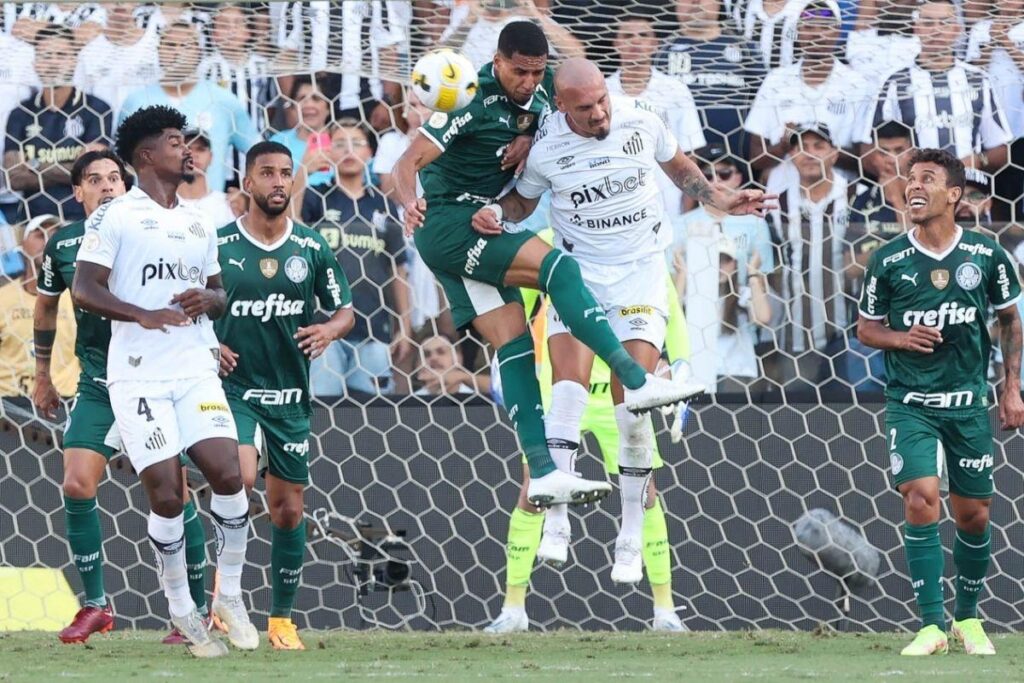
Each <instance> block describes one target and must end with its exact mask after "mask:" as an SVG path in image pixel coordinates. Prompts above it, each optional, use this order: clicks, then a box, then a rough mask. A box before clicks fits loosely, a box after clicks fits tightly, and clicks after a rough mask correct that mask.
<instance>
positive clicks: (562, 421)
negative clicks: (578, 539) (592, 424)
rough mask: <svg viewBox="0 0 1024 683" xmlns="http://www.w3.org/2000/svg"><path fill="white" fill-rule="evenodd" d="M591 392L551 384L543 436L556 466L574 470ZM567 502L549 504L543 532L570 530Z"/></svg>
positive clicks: (570, 385)
mask: <svg viewBox="0 0 1024 683" xmlns="http://www.w3.org/2000/svg"><path fill="white" fill-rule="evenodd" d="M589 398H590V392H589V391H587V388H586V387H585V386H583V385H582V384H577V383H576V382H569V381H566V380H562V381H561V382H555V383H554V385H552V387H551V407H550V408H548V412H547V414H546V415H545V416H544V436H545V438H547V442H548V450H549V451H551V459H552V460H554V461H555V467H557V468H558V469H560V470H562V471H563V472H568V473H569V474H575V473H576V455H577V454H578V453H579V450H580V423H581V422H582V421H583V412H584V411H585V410H586V409H587V400H588V399H589ZM569 530H570V526H569V506H568V505H565V504H564V503H563V504H561V505H552V506H551V507H550V508H549V509H548V510H547V513H546V514H545V515H544V533H548V532H550V531H555V532H561V533H566V534H567V533H569Z"/></svg>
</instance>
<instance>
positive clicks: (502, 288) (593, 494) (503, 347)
mask: <svg viewBox="0 0 1024 683" xmlns="http://www.w3.org/2000/svg"><path fill="white" fill-rule="evenodd" d="M547 55H548V42H547V39H546V38H545V37H544V33H543V32H542V31H541V29H540V28H539V27H537V26H536V25H535V24H533V23H531V22H528V21H517V22H512V23H510V24H508V25H507V26H505V28H504V29H502V31H501V34H500V36H499V37H498V51H497V53H495V56H494V61H493V62H492V63H491V64H486V65H484V67H483V68H482V69H481V70H480V82H479V88H478V90H477V94H476V97H475V99H474V100H473V102H472V103H471V104H470V105H469V106H468V107H466V108H465V109H462V110H460V111H457V112H454V113H452V114H451V115H446V114H441V113H435V114H434V115H433V116H431V117H430V120H429V121H428V122H427V124H426V125H424V126H423V127H422V128H421V129H420V130H421V131H422V132H423V135H420V136H417V137H416V138H415V139H414V140H413V142H412V145H411V146H410V147H409V149H408V150H407V151H406V152H405V154H404V155H403V156H402V158H401V159H400V160H399V161H398V163H397V164H396V166H395V169H394V179H395V183H396V188H395V190H396V193H397V197H398V200H399V201H400V202H401V204H402V205H403V206H404V208H405V224H406V229H407V230H409V231H411V230H415V231H416V232H415V237H416V248H417V250H418V252H419V254H420V256H421V257H422V258H423V261H424V262H425V263H426V264H427V265H428V266H429V267H430V269H431V270H432V271H433V273H434V274H435V275H436V276H437V279H438V280H439V281H440V283H441V285H442V286H443V287H444V290H445V293H446V294H447V296H448V303H449V305H450V306H451V311H452V317H453V318H454V321H455V324H456V325H457V326H459V327H464V326H467V325H469V324H472V325H473V327H474V328H475V329H476V330H477V331H478V332H479V333H480V334H481V335H482V336H483V338H484V339H485V340H486V341H487V342H489V343H490V344H491V346H493V347H494V348H495V349H497V355H498V364H499V372H500V374H501V379H502V386H503V390H504V397H505V405H506V407H507V408H508V414H509V417H510V419H511V420H512V422H513V424H514V425H515V428H516V431H517V433H518V435H519V440H520V443H521V445H522V448H523V452H524V453H525V455H526V458H527V461H528V462H529V467H530V472H531V475H532V478H531V480H530V482H529V485H528V489H527V498H528V500H529V502H530V503H531V504H533V505H542V506H547V505H552V504H557V503H583V502H589V501H593V500H598V499H600V498H603V497H604V496H606V495H608V493H609V491H610V490H611V487H610V486H609V485H608V484H607V483H606V482H597V481H589V480H586V479H582V478H578V477H574V476H572V475H571V474H568V473H567V472H563V471H562V470H560V469H558V467H557V466H556V465H555V463H554V461H553V460H552V459H551V453H550V452H549V450H548V447H547V443H546V440H545V435H544V416H543V408H542V407H541V396H540V387H539V385H538V383H537V375H536V371H535V355H534V349H533V340H532V339H531V337H530V334H529V332H528V330H527V326H526V314H525V313H524V311H523V304H522V297H521V296H520V294H519V289H518V288H519V287H529V288H531V289H540V290H542V291H544V292H546V293H547V294H548V295H549V296H550V297H551V300H552V301H553V302H554V305H555V306H556V307H557V308H558V311H559V314H560V316H561V318H562V320H563V321H564V323H565V325H566V326H567V328H569V329H571V330H572V332H573V334H574V335H575V336H576V337H577V338H578V339H580V340H581V341H582V342H583V343H584V344H586V345H587V346H588V347H589V348H591V349H593V350H594V351H595V352H596V353H597V355H598V356H600V357H601V358H602V359H604V360H605V362H607V363H608V365H609V367H611V369H612V371H613V372H614V373H615V374H616V376H617V377H618V378H619V379H620V380H621V382H622V384H623V385H624V386H625V387H626V391H625V404H626V405H627V406H628V407H629V409H630V410H633V411H642V410H649V409H651V408H654V407H657V406H661V405H667V404H672V403H678V402H679V401H682V400H684V399H686V398H688V397H690V396H692V395H694V394H696V393H699V392H700V391H701V390H702V389H703V388H702V387H700V386H696V385H692V384H687V383H685V382H674V381H671V380H667V379H664V378H659V377H655V376H654V375H652V374H650V373H648V372H647V371H646V370H645V369H644V367H643V366H642V365H640V364H639V363H637V362H636V361H635V360H634V359H633V358H632V357H631V356H630V355H629V352H627V351H626V350H625V349H624V348H623V347H622V344H621V343H620V342H619V340H618V339H617V338H616V336H615V332H614V331H613V329H612V327H611V326H610V325H609V323H608V319H607V317H606V316H605V313H604V309H603V308H602V307H601V306H600V305H599V304H598V303H597V301H596V300H595V299H594V295H593V294H592V293H591V291H590V290H589V289H588V288H587V287H586V285H585V284H584V283H583V279H582V277H581V274H580V269H579V266H578V265H577V264H576V262H575V261H574V260H573V259H571V258H565V254H564V253H563V252H561V251H559V250H554V249H552V248H551V247H550V246H549V245H547V244H545V243H544V242H543V241H542V240H540V239H538V238H536V237H534V236H533V235H531V234H530V233H524V232H520V233H509V232H503V233H501V234H498V235H487V236H485V235H480V234H479V233H477V232H475V231H474V230H473V228H472V226H471V225H470V221H471V219H472V216H473V214H474V213H476V211H477V210H478V209H479V208H481V207H482V206H485V205H487V204H490V203H491V202H492V201H493V199H494V197H496V196H497V195H498V194H499V193H500V192H501V190H502V188H503V187H504V186H505V184H506V183H507V182H508V181H509V180H511V179H512V177H513V175H514V172H515V169H516V166H517V165H518V161H519V160H520V157H521V151H522V149H523V148H524V145H523V144H521V140H517V138H521V136H522V135H523V134H524V133H526V134H529V133H532V132H533V131H535V130H536V126H537V123H538V119H539V118H542V117H543V116H544V115H546V114H547V113H548V112H549V111H550V105H549V102H550V97H551V94H552V93H553V91H554V84H553V79H552V73H551V70H550V69H549V68H548V66H547ZM526 143H527V144H528V141H526ZM510 154H511V156H510ZM417 172H419V177H420V181H421V182H422V184H423V191H424V198H421V199H417V198H416V174H417Z"/></svg>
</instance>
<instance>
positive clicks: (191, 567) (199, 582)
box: [184, 498, 208, 616]
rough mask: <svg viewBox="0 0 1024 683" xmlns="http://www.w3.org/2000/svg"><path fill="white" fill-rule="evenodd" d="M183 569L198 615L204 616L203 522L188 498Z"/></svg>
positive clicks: (204, 534)
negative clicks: (185, 571)
mask: <svg viewBox="0 0 1024 683" xmlns="http://www.w3.org/2000/svg"><path fill="white" fill-rule="evenodd" d="M184 515H185V569H186V570H187V571H188V592H189V593H191V594H192V602H194V603H196V609H198V610H199V613H200V614H202V615H204V616H205V615H206V613H207V611H208V610H207V607H206V531H205V530H204V529H203V520H201V519H200V518H199V514H198V513H197V512H196V505H195V503H193V502H192V499H191V498H190V499H189V501H188V502H187V503H185V509H184Z"/></svg>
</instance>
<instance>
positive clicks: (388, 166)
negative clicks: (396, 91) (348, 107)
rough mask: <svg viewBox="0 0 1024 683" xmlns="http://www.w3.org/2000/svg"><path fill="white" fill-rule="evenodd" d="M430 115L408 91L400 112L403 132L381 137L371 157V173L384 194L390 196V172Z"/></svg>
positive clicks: (389, 133) (391, 187) (393, 131)
mask: <svg viewBox="0 0 1024 683" xmlns="http://www.w3.org/2000/svg"><path fill="white" fill-rule="evenodd" d="M430 115H431V114H430V110H429V109H427V108H426V107H425V106H423V103H422V102H420V101H419V99H418V98H417V97H416V94H415V93H413V92H412V90H411V89H410V90H409V92H407V93H406V95H405V108H404V111H403V112H402V119H403V121H404V122H405V126H404V128H405V131H404V132H403V131H401V130H390V131H388V132H386V133H384V134H383V135H381V136H380V144H378V145H377V153H376V154H375V155H374V156H373V173H374V175H376V176H377V178H378V180H379V181H380V189H381V190H382V191H383V192H384V194H388V195H390V194H391V191H392V190H393V189H394V183H393V182H392V179H391V171H392V169H394V167H395V163H396V162H397V161H398V159H399V158H400V157H401V156H402V154H404V153H405V150H407V149H408V148H409V144H410V143H411V142H412V139H413V138H415V137H416V136H417V135H418V134H419V127H420V126H422V125H423V124H424V123H425V122H426V120H427V119H428V118H430Z"/></svg>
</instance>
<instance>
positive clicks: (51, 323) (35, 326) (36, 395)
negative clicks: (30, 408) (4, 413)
mask: <svg viewBox="0 0 1024 683" xmlns="http://www.w3.org/2000/svg"><path fill="white" fill-rule="evenodd" d="M59 305H60V297H56V296H47V295H46V294H42V293H40V294H39V296H37V297H36V308H35V312H34V313H33V315H32V341H33V346H34V348H35V356H36V386H35V390H34V391H33V392H32V403H33V404H34V405H35V407H36V410H38V411H39V413H40V414H41V415H42V416H43V417H45V418H47V419H53V417H54V416H55V415H56V410H57V406H58V405H59V404H60V395H59V394H58V393H57V389H56V387H54V386H53V380H52V379H51V377H50V355H51V354H52V352H53V344H54V341H55V340H56V339H57V309H58V306H59Z"/></svg>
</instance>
